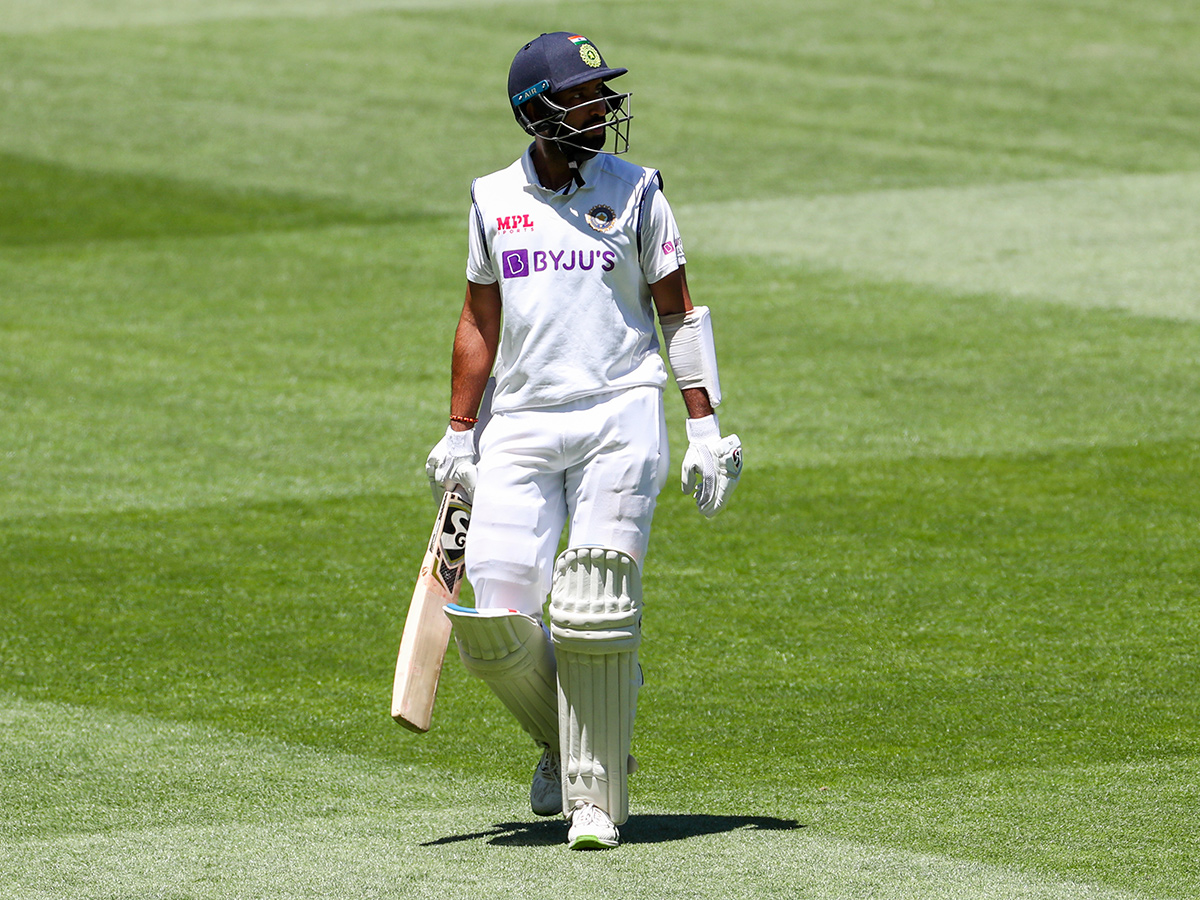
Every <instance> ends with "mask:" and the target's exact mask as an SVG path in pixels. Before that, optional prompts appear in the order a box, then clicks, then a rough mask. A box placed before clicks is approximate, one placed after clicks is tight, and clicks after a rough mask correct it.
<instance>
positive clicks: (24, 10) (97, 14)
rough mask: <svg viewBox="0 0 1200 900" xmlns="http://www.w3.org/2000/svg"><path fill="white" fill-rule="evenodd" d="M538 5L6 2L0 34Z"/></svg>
mask: <svg viewBox="0 0 1200 900" xmlns="http://www.w3.org/2000/svg"><path fill="white" fill-rule="evenodd" d="M515 2H522V3H525V4H526V5H528V4H529V3H531V2H537V0H286V2H278V0H276V2H272V0H171V2H169V3H164V2H163V0H55V2H53V3H46V2H45V0H11V2H7V3H3V4H0V33H7V34H31V33H38V32H48V31H56V30H59V29H63V28H129V27H137V26H146V25H149V26H161V25H180V24H185V23H188V22H208V21H217V20H221V19H258V18H262V19H267V18H270V19H279V18H291V17H295V18H309V17H312V18H317V17H322V16H345V15H353V14H355V13H362V12H377V11H381V10H409V9H426V10H453V9H470V8H472V7H480V6H501V5H504V4H512V3H515Z"/></svg>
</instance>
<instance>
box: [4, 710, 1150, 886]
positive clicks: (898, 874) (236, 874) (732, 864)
mask: <svg viewBox="0 0 1200 900" xmlns="http://www.w3.org/2000/svg"><path fill="white" fill-rule="evenodd" d="M0 734H2V735H3V737H4V740H3V741H2V742H0V761H3V763H4V764H3V765H2V766H0V773H3V775H2V776H0V792H2V796H3V799H4V801H5V802H4V808H5V810H6V816H7V818H6V819H3V820H0V825H2V826H3V831H0V848H2V850H3V854H4V856H5V858H6V863H7V864H6V866H5V867H4V870H3V874H0V896H4V897H21V898H23V900H41V898H51V897H53V898H59V897H64V896H70V897H73V898H114V897H120V898H143V897H144V898H151V897H154V898H158V897H172V898H182V897H188V898H209V897H211V898H227V897H231V896H236V897H238V898H240V900H249V898H259V897H261V898H273V900H279V898H318V897H319V898H334V900H336V898H341V897H355V898H364V897H365V898H371V897H403V898H408V897H414V898H416V897H448V898H457V897H462V898H478V897H488V898H508V897H512V898H518V897H520V898H539V897H546V898H550V897H566V896H570V897H574V898H581V900H586V898H597V900H600V898H603V900H610V898H612V897H618V896H631V897H633V896H636V897H647V898H674V897H681V898H682V897H717V896H720V897H730V898H752V897H753V898H761V897H805V898H817V900H823V898H830V900H832V898H839V900H847V898H856V897H863V898H866V897H872V898H882V900H886V898H892V897H895V898H907V900H924V898H939V900H940V898H946V900H950V898H954V900H970V898H1005V900H1015V898H1029V900H1035V898H1037V900H1043V898H1044V900H1052V898H1054V900H1057V898H1073V900H1077V898H1098V900H1101V898H1102V900H1130V898H1134V897H1137V896H1139V895H1135V894H1130V893H1128V892H1123V891H1117V890H1113V889H1110V888H1107V887H1103V886H1097V885H1087V884H1080V883H1075V882H1067V881H1056V880H1052V879H1047V878H1043V877H1040V876H1035V875H1030V874H1028V873H1022V872H1018V871H1012V870H1009V869H1005V868H1001V867H996V866H988V865H982V864H979V863H975V862H970V861H964V860H958V859H953V858H946V857H942V856H934V855H929V854H914V853H908V852H905V851H903V850H897V849H887V848H883V847H878V846H871V845H864V844H859V843H855V842H853V841H847V840H844V839H838V838H833V837H830V836H829V835H826V834H822V833H820V832H819V831H816V830H814V829H807V828H806V829H788V830H772V829H766V830H760V829H755V828H736V827H735V828H729V829H711V830H708V831H707V832H705V831H704V830H700V831H698V832H697V833H695V834H693V835H691V836H686V835H685V836H682V837H681V836H679V835H674V836H672V837H666V838H663V839H661V840H656V841H645V842H638V841H636V840H634V841H632V842H630V843H627V844H626V845H625V846H623V847H622V848H621V849H620V850H619V851H617V852H616V853H612V854H607V855H605V856H603V857H600V856H596V855H589V854H572V853H570V852H569V851H567V850H565V848H564V847H563V846H562V844H561V839H562V835H561V832H562V828H563V826H562V824H561V823H558V822H553V821H552V822H549V823H542V822H535V821H533V817H532V816H531V815H530V814H529V813H528V812H527V811H524V810H519V809H516V808H515V807H516V804H518V803H520V802H522V800H523V797H517V796H514V795H515V794H519V793H520V792H519V791H516V790H514V787H513V786H512V785H511V784H503V783H500V782H498V781H494V780H491V781H489V780H487V779H485V778H479V779H475V780H472V781H470V782H460V783H457V784H453V783H451V782H449V781H448V780H446V779H445V778H442V777H441V776H439V774H438V773H436V772H431V771H428V770H418V769H414V768H412V767H405V766H402V765H396V766H388V765H386V764H383V763H380V762H374V761H369V760H364V759H361V758H358V757H354V756H350V755H345V754H337V753H328V752H319V751H316V750H312V749H307V748H300V747H295V746H292V745H288V744H284V743H281V742H278V741H269V740H261V739H251V738H247V737H244V736H237V735H231V734H228V733H224V732H221V731H218V730H215V729H209V728H202V727H197V726H193V725H187V724H179V723H164V722H161V721H158V720H154V719H150V718H146V717H139V716H132V715H124V714H115V713H111V712H102V711H97V710H91V709H83V708H78V707H71V706H65V705H59V704H35V703H29V702H25V701H20V700H12V699H8V700H6V701H3V702H0ZM397 743H398V746H399V745H400V742H399V741H398V742H397Z"/></svg>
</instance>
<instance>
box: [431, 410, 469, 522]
mask: <svg viewBox="0 0 1200 900" xmlns="http://www.w3.org/2000/svg"><path fill="white" fill-rule="evenodd" d="M425 474H426V475H427V476H429V487H430V489H431V490H432V491H433V499H434V500H435V501H436V502H438V503H441V502H442V495H443V494H445V493H446V490H447V488H449V487H451V486H452V485H455V484H458V485H462V487H463V489H464V490H465V491H466V492H467V497H468V499H473V498H474V496H475V482H476V480H477V472H476V469H475V429H474V428H468V429H467V430H466V431H455V430H454V429H453V428H451V427H450V426H447V427H446V433H445V434H444V435H442V439H441V440H440V441H438V442H437V445H436V446H435V447H434V448H433V449H432V450H430V451H429V458H428V459H427V460H425Z"/></svg>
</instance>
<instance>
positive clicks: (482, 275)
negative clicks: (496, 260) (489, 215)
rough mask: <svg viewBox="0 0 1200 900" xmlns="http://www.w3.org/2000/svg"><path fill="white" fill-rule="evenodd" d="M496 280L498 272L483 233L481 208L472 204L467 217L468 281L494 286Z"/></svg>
mask: <svg viewBox="0 0 1200 900" xmlns="http://www.w3.org/2000/svg"><path fill="white" fill-rule="evenodd" d="M496 280H497V279H496V270H495V267H493V266H492V256H491V254H490V253H488V248H487V240H486V238H485V236H484V233H483V219H482V218H480V215H479V207H478V206H476V205H475V204H474V203H472V204H471V214H470V215H469V216H468V217H467V281H473V282H475V284H492V283H493V282H495V281H496Z"/></svg>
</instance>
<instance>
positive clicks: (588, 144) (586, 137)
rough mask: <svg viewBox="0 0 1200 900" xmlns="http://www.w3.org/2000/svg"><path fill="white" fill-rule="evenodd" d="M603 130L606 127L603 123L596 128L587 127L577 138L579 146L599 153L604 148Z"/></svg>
mask: <svg viewBox="0 0 1200 900" xmlns="http://www.w3.org/2000/svg"><path fill="white" fill-rule="evenodd" d="M605 132H606V129H605V127H604V126H603V125H598V126H597V127H596V128H589V129H588V130H587V131H584V132H581V133H580V135H579V138H578V143H579V146H581V147H584V148H586V149H588V150H590V151H592V152H593V153H599V152H600V151H601V150H603V149H604V139H605V137H607V135H606V133H605Z"/></svg>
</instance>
